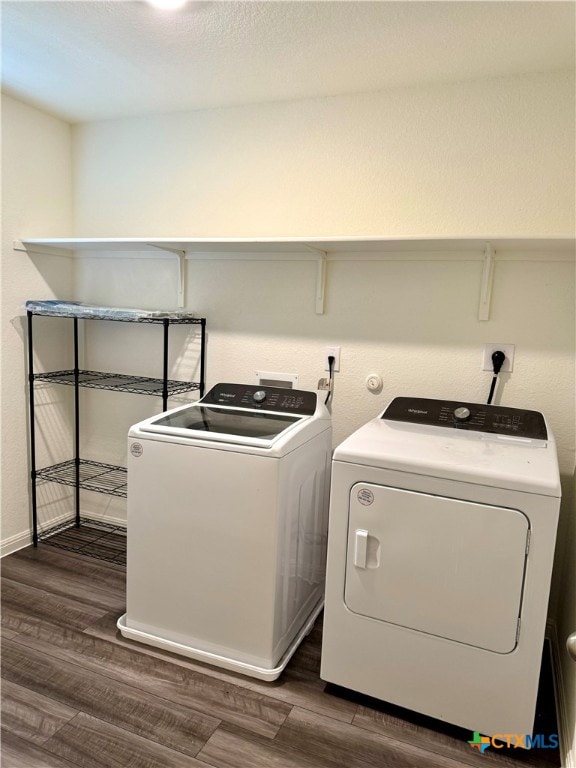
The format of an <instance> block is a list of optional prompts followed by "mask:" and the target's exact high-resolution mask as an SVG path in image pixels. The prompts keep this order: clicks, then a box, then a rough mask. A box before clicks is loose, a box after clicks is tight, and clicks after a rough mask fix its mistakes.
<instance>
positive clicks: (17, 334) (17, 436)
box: [1, 96, 73, 553]
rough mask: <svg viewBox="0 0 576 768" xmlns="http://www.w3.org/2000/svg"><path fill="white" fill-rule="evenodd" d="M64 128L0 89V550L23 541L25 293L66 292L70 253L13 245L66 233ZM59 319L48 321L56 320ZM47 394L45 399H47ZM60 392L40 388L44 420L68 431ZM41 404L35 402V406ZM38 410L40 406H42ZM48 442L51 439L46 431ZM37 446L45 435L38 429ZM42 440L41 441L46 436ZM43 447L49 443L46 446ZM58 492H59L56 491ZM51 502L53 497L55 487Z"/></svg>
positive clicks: (49, 337) (47, 350) (54, 348)
mask: <svg viewBox="0 0 576 768" xmlns="http://www.w3.org/2000/svg"><path fill="white" fill-rule="evenodd" d="M71 146H72V145H71V129H70V126H69V125H67V124H66V123H64V122H62V121H61V120H58V119H56V118H54V117H51V116H50V115H47V114H45V113H43V112H41V111H39V110H37V109H34V108H33V107H30V106H27V105H25V104H22V103H21V102H19V101H17V100H15V99H13V98H10V97H8V96H2V260H1V268H2V552H3V553H5V552H7V551H10V550H11V549H12V548H19V547H20V546H22V545H23V544H24V543H29V541H30V538H29V525H30V503H29V465H28V438H27V423H28V422H27V383H26V356H25V355H26V350H25V347H26V332H25V324H24V318H23V314H24V309H23V307H24V304H25V302H26V300H27V299H30V298H32V299H37V298H50V297H53V296H54V295H59V296H62V295H71V292H72V288H73V266H72V262H71V261H70V260H63V259H53V258H44V259H42V260H41V262H38V260H37V259H30V258H28V257H27V256H26V255H25V254H23V253H20V252H17V251H14V250H13V248H12V243H13V240H17V239H20V238H22V237H25V236H28V237H34V236H38V237H40V236H50V235H57V234H58V235H66V234H70V232H71V227H72V150H71ZM58 322H59V321H56V323H58ZM62 333H63V331H62V328H61V327H59V328H57V329H56V328H55V327H53V328H52V329H50V328H47V329H45V330H44V331H43V332H40V337H43V339H44V341H45V344H44V345H43V346H44V352H43V356H42V360H39V361H38V364H39V365H41V364H42V363H46V364H52V363H53V362H55V361H56V364H58V357H60V356H61V338H62ZM49 398H50V400H49ZM65 399H66V396H65V395H64V394H60V395H58V394H52V395H50V396H49V395H48V393H46V392H44V393H41V394H40V401H41V403H42V404H43V405H47V404H48V402H51V403H52V404H53V405H54V406H55V407H53V408H52V407H51V408H50V412H51V416H50V420H51V422H52V427H53V429H54V431H55V432H56V434H57V435H59V436H60V438H59V439H61V440H62V441H66V440H67V438H68V437H69V424H68V423H67V418H66V415H65V413H66V412H65V410H64V409H62V408H61V404H62V402H63V400H65ZM41 407H42V406H41ZM45 410H48V409H47V408H46V409H45ZM50 440H51V441H52V442H54V441H53V438H50ZM39 442H40V444H39V449H40V451H41V453H42V452H44V450H45V448H46V441H45V440H44V438H43V436H42V435H40V436H39ZM48 442H49V441H48ZM50 450H51V449H50ZM60 496H61V494H60ZM53 503H54V504H55V505H58V504H59V503H60V501H59V497H58V494H56V495H55V496H53Z"/></svg>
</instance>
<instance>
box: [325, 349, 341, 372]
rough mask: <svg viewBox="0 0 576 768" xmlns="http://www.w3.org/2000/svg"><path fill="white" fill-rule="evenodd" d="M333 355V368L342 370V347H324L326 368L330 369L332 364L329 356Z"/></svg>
mask: <svg viewBox="0 0 576 768" xmlns="http://www.w3.org/2000/svg"><path fill="white" fill-rule="evenodd" d="M329 357H333V358H334V368H333V369H332V370H333V371H334V372H336V371H339V370H340V347H324V370H325V371H329V370H330V365H329V363H328V358H329Z"/></svg>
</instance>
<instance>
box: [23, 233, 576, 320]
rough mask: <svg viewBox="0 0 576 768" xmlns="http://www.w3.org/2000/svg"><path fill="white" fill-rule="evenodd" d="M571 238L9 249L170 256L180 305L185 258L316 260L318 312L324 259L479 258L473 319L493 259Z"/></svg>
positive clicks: (62, 243) (483, 314)
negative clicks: (480, 267) (175, 263)
mask: <svg viewBox="0 0 576 768" xmlns="http://www.w3.org/2000/svg"><path fill="white" fill-rule="evenodd" d="M575 244H576V239H575V238H574V237H566V236H548V237H453V238H446V237H404V238H386V237H327V238H322V237H307V238H300V237H280V238H184V237H178V238H153V237H150V238H27V239H23V240H17V241H15V242H14V249H15V250H17V251H24V252H26V253H28V254H38V255H42V254H44V255H51V256H68V257H74V256H81V255H82V254H86V255H92V256H96V255H98V256H104V255H105V256H108V257H112V258H113V257H119V256H121V257H122V258H130V257H132V258H174V256H175V257H176V258H177V260H178V278H177V286H178V287H177V294H178V297H177V306H178V307H183V306H185V297H184V286H185V282H186V280H185V277H186V276H185V262H186V261H189V260H195V259H234V260H237V259H238V260H245V261H253V260H265V261H267V260H272V259H282V260H289V261H310V260H311V261H314V262H316V296H315V310H316V313H317V314H323V312H324V300H325V287H326V263H327V262H328V261H342V260H353V261H375V260H378V261H380V260H396V259H399V260H407V259H410V260H418V261H434V260H444V261H445V260H447V259H448V260H451V259H452V260H472V261H482V262H483V271H482V280H481V286H480V298H479V307H478V319H479V320H488V319H489V317H490V299H491V294H492V281H493V277H494V262H495V261H497V260H511V259H512V260H527V261H532V260H538V261H571V260H574V258H575V250H576V245H575Z"/></svg>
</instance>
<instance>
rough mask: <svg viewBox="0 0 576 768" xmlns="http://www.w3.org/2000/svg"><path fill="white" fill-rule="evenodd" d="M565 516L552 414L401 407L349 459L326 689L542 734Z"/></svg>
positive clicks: (378, 422)
mask: <svg viewBox="0 0 576 768" xmlns="http://www.w3.org/2000/svg"><path fill="white" fill-rule="evenodd" d="M559 505H560V481H559V473H558V464H557V455H556V448H555V443H554V438H553V436H552V434H551V433H550V430H549V428H548V426H547V424H546V422H545V420H544V418H543V416H542V415H541V414H540V413H537V412H534V411H525V410H520V409H512V408H504V407H500V406H486V405H477V404H471V403H459V402H449V401H442V400H431V399H423V398H406V397H399V398H396V399H395V400H393V401H392V403H390V405H389V406H388V408H386V410H385V411H384V413H383V414H382V415H381V416H380V417H379V418H376V419H374V420H372V421H370V422H369V423H368V424H366V425H365V426H363V427H361V428H360V429H359V430H358V431H357V432H355V433H354V434H353V435H351V436H350V437H349V438H348V439H346V440H345V441H344V442H343V443H342V444H341V445H340V446H339V447H338V448H337V449H336V451H335V453H334V458H333V464H332V486H331V501H330V522H329V536H328V567H327V583H326V605H325V617H324V635H323V646H322V666H321V676H322V678H323V679H324V680H327V681H329V682H332V683H336V684H338V685H341V686H344V687H346V688H350V689H352V690H355V691H359V692H361V693H365V694H368V695H371V696H374V697H376V698H379V699H383V700H386V701H389V702H392V703H394V704H396V705H399V706H402V707H406V708H408V709H411V710H414V711H417V712H421V713H423V714H426V715H429V716H431V717H435V718H438V719H440V720H444V721H447V722H450V723H453V724H455V725H459V726H461V727H464V728H467V729H470V730H471V731H479V732H481V733H484V734H486V735H496V734H510V733H513V734H530V733H531V732H532V728H533V723H534V713H535V705H536V695H537V690H538V682H539V672H540V662H541V654H542V646H543V640H544V629H545V623H546V616H547V606H548V595H549V588H550V578H551V572H552V565H553V557H554V545H555V539H556V528H557V522H558V513H559Z"/></svg>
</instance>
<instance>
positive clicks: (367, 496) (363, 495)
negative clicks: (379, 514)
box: [357, 488, 374, 507]
mask: <svg viewBox="0 0 576 768" xmlns="http://www.w3.org/2000/svg"><path fill="white" fill-rule="evenodd" d="M357 498H358V501H359V502H360V504H364V506H365V507H369V506H370V504H372V503H373V502H374V494H373V493H372V491H371V490H370V488H360V490H359V491H358V494H357Z"/></svg>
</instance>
